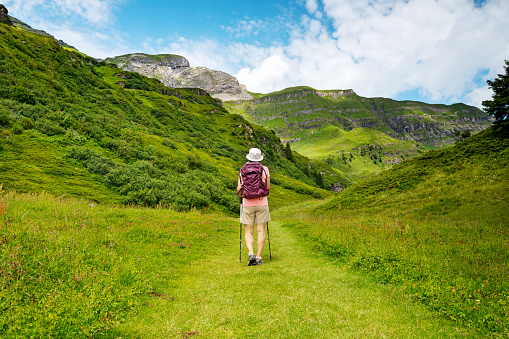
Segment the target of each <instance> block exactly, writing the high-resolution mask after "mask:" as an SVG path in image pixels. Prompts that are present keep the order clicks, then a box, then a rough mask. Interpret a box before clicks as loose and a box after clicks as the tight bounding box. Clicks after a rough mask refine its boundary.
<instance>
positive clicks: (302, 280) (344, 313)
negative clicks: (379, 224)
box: [124, 222, 465, 338]
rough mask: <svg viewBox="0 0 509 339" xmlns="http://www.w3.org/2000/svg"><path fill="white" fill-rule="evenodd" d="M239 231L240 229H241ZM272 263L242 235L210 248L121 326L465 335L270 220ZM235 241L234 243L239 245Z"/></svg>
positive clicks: (170, 331) (175, 334) (235, 333)
mask: <svg viewBox="0 0 509 339" xmlns="http://www.w3.org/2000/svg"><path fill="white" fill-rule="evenodd" d="M237 234H238V233H237ZM270 235H271V246H272V261H270V260H269V258H268V257H269V256H268V246H267V244H266V249H265V250H264V254H265V257H264V261H265V264H264V265H262V266H256V267H248V266H247V265H246V261H247V253H246V251H245V247H244V244H243V262H242V263H239V260H238V238H237V240H236V241H235V239H232V240H231V243H228V244H220V246H218V247H217V248H211V250H210V252H209V253H210V255H209V257H208V258H206V259H205V258H204V260H203V261H201V262H197V263H194V264H193V265H192V266H191V267H189V270H188V272H187V273H188V274H186V276H185V277H183V278H182V279H179V280H177V281H176V282H175V285H172V286H170V287H169V290H171V291H174V295H172V297H173V298H175V300H173V301H171V300H168V299H158V300H156V301H155V303H151V306H150V307H147V308H146V309H145V310H146V311H145V312H143V313H142V314H140V315H139V316H138V317H136V318H134V319H133V321H132V322H130V323H126V324H124V326H125V327H126V329H127V331H128V332H131V333H132V335H133V336H140V337H148V338H183V337H186V334H187V337H191V336H193V337H198V338H311V337H313V338H450V337H464V334H463V333H465V332H462V331H461V329H458V328H456V327H454V326H453V325H452V324H451V323H448V322H445V321H443V320H441V319H437V318H436V317H434V316H433V315H432V314H430V313H429V312H428V311H426V310H425V309H424V308H422V307H420V306H418V305H415V304H411V303H410V301H409V300H407V299H405V298H404V297H403V296H402V294H401V293H400V292H399V291H398V290H397V289H395V288H392V287H387V286H376V285H373V284H372V283H370V282H368V281H366V280H365V279H364V278H363V277H361V276H359V275H356V274H354V273H352V272H351V271H349V270H347V269H346V268H344V267H342V266H341V265H338V264H334V263H333V262H331V261H330V260H329V259H327V258H322V257H320V256H319V255H317V254H315V253H313V252H312V251H311V250H310V248H309V246H307V245H306V244H304V243H302V241H300V240H299V239H298V238H297V237H296V236H295V235H293V234H292V233H291V231H290V230H288V229H285V228H283V227H281V225H280V224H279V223H277V222H271V223H270ZM235 245H237V246H235Z"/></svg>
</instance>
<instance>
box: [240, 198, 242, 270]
mask: <svg viewBox="0 0 509 339" xmlns="http://www.w3.org/2000/svg"><path fill="white" fill-rule="evenodd" d="M240 218H242V202H241V203H240ZM239 246H240V247H239V262H242V220H240V235H239Z"/></svg>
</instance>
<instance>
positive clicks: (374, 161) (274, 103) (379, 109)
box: [224, 87, 492, 182]
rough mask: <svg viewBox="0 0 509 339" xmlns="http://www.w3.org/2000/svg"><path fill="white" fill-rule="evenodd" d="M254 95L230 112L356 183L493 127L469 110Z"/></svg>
mask: <svg viewBox="0 0 509 339" xmlns="http://www.w3.org/2000/svg"><path fill="white" fill-rule="evenodd" d="M251 94H252V95H253V97H254V99H253V100H248V101H229V102H225V103H224V106H225V108H226V109H228V111H230V112H231V113H235V114H240V115H242V116H243V117H245V118H246V119H248V120H249V121H251V122H253V123H256V124H260V125H262V126H264V127H266V128H270V129H272V130H274V131H275V132H276V134H277V135H278V136H279V137H281V139H282V140H283V142H286V143H290V144H291V145H292V149H293V150H295V151H297V152H299V153H301V154H303V155H305V156H307V157H310V158H312V159H320V160H323V161H325V160H327V161H328V163H329V164H331V165H333V166H334V167H336V168H337V169H338V170H340V171H342V172H343V173H345V174H346V175H347V176H348V177H349V179H351V180H352V181H354V182H357V181H358V180H360V179H362V178H364V177H366V176H367V175H369V174H372V173H376V172H379V171H381V170H384V169H386V168H389V167H390V166H392V165H393V164H395V163H399V162H401V161H402V160H404V159H408V158H411V157H414V156H415V155H417V154H419V153H421V152H423V151H425V150H428V149H430V148H436V147H442V146H446V145H451V144H453V143H454V142H455V140H456V138H455V133H456V132H463V131H470V132H476V131H480V130H483V129H485V128H487V127H488V126H489V125H491V121H492V119H491V117H489V116H488V115H487V114H485V113H483V112H482V111H481V110H479V109H477V108H475V107H471V106H467V105H464V104H454V105H431V104H425V103H422V102H415V101H395V100H391V99H386V98H364V97H361V96H359V95H357V94H355V92H354V91H352V90H330V91H319V90H315V89H313V88H310V87H294V88H288V89H285V90H283V91H279V92H274V93H269V94H264V95H262V94H255V93H251ZM343 154H344V155H345V157H346V159H343V158H344V157H343ZM348 159H352V160H351V161H349V160H348Z"/></svg>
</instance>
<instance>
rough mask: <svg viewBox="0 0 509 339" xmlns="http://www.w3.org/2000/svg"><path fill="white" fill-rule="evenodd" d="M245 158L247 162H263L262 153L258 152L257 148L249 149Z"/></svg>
mask: <svg viewBox="0 0 509 339" xmlns="http://www.w3.org/2000/svg"><path fill="white" fill-rule="evenodd" d="M246 158H247V160H249V161H262V160H263V155H262V151H260V150H259V149H258V148H251V149H250V150H249V154H248V155H246Z"/></svg>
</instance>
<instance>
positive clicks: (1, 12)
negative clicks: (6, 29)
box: [0, 4, 12, 26]
mask: <svg viewBox="0 0 509 339" xmlns="http://www.w3.org/2000/svg"><path fill="white" fill-rule="evenodd" d="M8 13H9V11H8V10H7V8H5V6H4V5H2V4H0V22H1V23H3V24H6V25H9V26H12V21H11V19H10V17H9V14H8Z"/></svg>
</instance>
